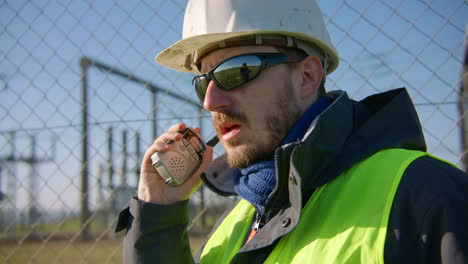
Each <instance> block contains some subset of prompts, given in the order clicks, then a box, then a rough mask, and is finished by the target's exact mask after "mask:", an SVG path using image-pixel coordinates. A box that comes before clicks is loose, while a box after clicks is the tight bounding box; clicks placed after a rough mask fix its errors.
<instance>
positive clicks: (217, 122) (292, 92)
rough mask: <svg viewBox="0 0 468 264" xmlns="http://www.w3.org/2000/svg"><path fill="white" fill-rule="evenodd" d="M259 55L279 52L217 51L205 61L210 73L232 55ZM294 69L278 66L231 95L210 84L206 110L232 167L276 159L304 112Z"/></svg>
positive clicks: (253, 49) (248, 48)
mask: <svg viewBox="0 0 468 264" xmlns="http://www.w3.org/2000/svg"><path fill="white" fill-rule="evenodd" d="M255 52H277V50H276V49H275V48H273V47H266V46H243V47H233V48H226V49H220V50H217V51H214V52H212V53H210V54H208V55H207V56H205V57H204V58H203V59H202V61H201V69H202V72H208V71H209V70H211V69H212V68H213V67H214V66H216V65H217V64H218V63H220V62H221V61H223V60H225V59H228V58H230V57H233V56H236V55H240V54H245V53H255ZM292 73H293V71H291V70H290V69H288V67H287V66H286V65H284V64H280V65H276V66H273V67H271V68H269V69H266V70H264V71H262V72H261V73H260V75H259V76H258V77H257V78H256V79H254V80H252V81H250V82H248V83H246V84H244V85H242V86H240V87H238V88H235V89H233V90H230V91H223V90H221V89H219V88H218V87H217V86H216V84H215V83H214V82H213V81H211V82H210V84H209V85H208V89H207V92H206V96H205V101H204V104H203V106H204V108H205V109H207V110H208V111H210V112H211V115H212V117H213V125H214V128H215V130H216V133H217V135H218V137H219V139H220V141H221V143H222V144H223V146H224V149H225V150H226V153H227V158H228V162H229V164H230V165H231V166H232V167H237V168H245V167H247V166H249V165H251V164H253V163H256V162H259V161H262V160H268V159H271V158H272V155H273V152H274V150H275V148H276V147H278V146H279V144H280V143H281V141H282V140H283V138H284V137H285V136H286V135H287V133H288V131H289V130H290V128H291V127H292V125H293V124H294V123H295V121H296V120H297V119H298V118H299V117H300V115H301V114H302V112H303V110H302V109H301V107H300V102H299V97H298V89H299V88H298V84H297V83H295V81H294V78H293V77H292V76H293V74H292Z"/></svg>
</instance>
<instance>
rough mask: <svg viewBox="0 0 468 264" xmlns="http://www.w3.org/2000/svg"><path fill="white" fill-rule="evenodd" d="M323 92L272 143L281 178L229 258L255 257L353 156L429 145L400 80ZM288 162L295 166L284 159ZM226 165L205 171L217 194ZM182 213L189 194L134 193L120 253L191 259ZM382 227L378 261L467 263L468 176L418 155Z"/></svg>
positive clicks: (224, 188) (124, 216)
mask: <svg viewBox="0 0 468 264" xmlns="http://www.w3.org/2000/svg"><path fill="white" fill-rule="evenodd" d="M328 96H329V97H330V98H331V99H332V100H333V103H332V105H331V106H330V107H329V108H327V109H326V110H325V111H324V112H323V113H322V114H321V115H320V116H319V117H318V118H316V120H314V122H313V123H312V124H311V126H310V127H309V129H308V131H307V133H306V135H305V137H304V139H303V140H302V141H299V142H296V143H293V144H288V145H286V146H282V147H279V148H278V149H277V150H276V151H275V162H276V169H277V183H278V184H277V187H276V189H275V190H274V191H273V193H272V194H271V195H270V197H269V198H268V200H267V203H266V206H265V212H266V214H265V215H264V219H263V221H264V223H265V225H264V226H263V227H262V229H261V230H260V231H259V232H258V234H257V235H256V236H255V237H254V238H253V239H252V240H251V241H250V242H249V243H248V244H246V245H245V246H244V247H242V248H241V250H240V251H239V253H238V254H237V255H236V256H235V257H234V259H233V260H232V263H262V262H263V260H264V259H265V258H266V257H267V256H268V255H269V253H270V252H271V250H272V249H273V248H274V246H275V244H276V243H277V242H278V240H279V238H280V237H281V236H283V235H284V234H287V233H288V232H290V231H291V230H292V229H294V227H295V226H296V224H297V222H298V220H299V217H300V211H301V209H302V206H303V205H305V203H306V201H307V200H308V199H309V198H310V196H311V195H312V194H313V192H314V190H315V189H316V188H317V187H319V186H321V185H323V184H325V183H328V182H330V181H332V180H333V179H335V178H336V177H337V176H338V175H340V174H341V173H342V172H343V171H345V170H346V169H349V168H350V167H352V166H353V164H355V163H356V162H359V161H361V160H362V159H364V158H366V157H369V156H370V155H372V154H374V153H376V152H377V151H379V150H382V149H386V148H405V149H414V150H422V151H425V150H426V146H425V143H424V137H423V134H422V130H421V126H420V123H419V120H418V117H417V114H416V111H415V110H414V107H413V104H412V102H411V100H410V98H409V96H408V94H407V92H406V90H405V89H398V90H392V91H389V92H385V93H382V94H377V95H373V96H370V97H368V98H366V99H364V100H363V101H361V102H356V101H353V100H351V99H349V98H348V97H347V95H346V93H344V92H341V91H335V92H331V93H329V94H328ZM293 151H294V153H293ZM291 162H294V163H295V164H301V166H299V167H294V168H291V167H290V164H291ZM231 175H232V173H231V171H230V170H229V169H226V165H225V160H224V159H223V157H220V158H218V159H217V160H216V161H215V162H214V163H213V166H211V167H210V168H209V169H208V170H207V171H206V174H205V175H203V179H204V182H205V184H206V185H207V186H208V187H209V188H210V189H212V190H213V191H215V192H217V193H218V194H220V195H232V194H234V191H233V188H232V187H233V186H232V180H231V179H232V176H231ZM356 206H359V205H356ZM187 214H188V201H183V202H179V203H177V204H173V205H165V206H161V205H154V204H148V203H141V202H139V201H138V200H136V199H132V201H131V204H130V208H129V209H126V210H124V211H122V213H121V216H120V219H119V223H118V226H117V229H118V230H122V229H124V228H126V229H127V234H126V237H125V239H124V254H123V259H124V263H143V262H144V263H190V262H192V261H193V260H192V256H191V252H190V246H189V242H188V235H187V230H186V227H187V222H188V217H187ZM388 227H389V228H388V233H387V238H386V243H385V249H384V250H385V252H384V258H385V263H468V177H467V176H466V174H465V173H463V172H462V171H460V170H458V169H456V168H454V167H453V166H451V165H448V164H447V163H445V162H442V161H439V160H437V159H434V158H430V157H422V158H419V159H417V160H416V161H414V162H413V163H412V164H410V165H409V167H408V168H407V170H406V171H405V173H404V174H403V178H402V180H401V183H400V185H399V187H398V190H397V193H396V196H395V199H394V203H393V206H392V211H391V214H390V219H389V226H388ZM195 261H197V257H196V260H195Z"/></svg>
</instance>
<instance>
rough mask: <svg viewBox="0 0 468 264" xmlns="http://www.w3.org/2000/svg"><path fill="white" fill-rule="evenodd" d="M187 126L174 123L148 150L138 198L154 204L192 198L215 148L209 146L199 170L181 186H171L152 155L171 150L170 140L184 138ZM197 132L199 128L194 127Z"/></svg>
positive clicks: (142, 170) (143, 163) (141, 174)
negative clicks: (165, 180)
mask: <svg viewBox="0 0 468 264" xmlns="http://www.w3.org/2000/svg"><path fill="white" fill-rule="evenodd" d="M185 128H186V126H185V124H184V123H179V124H176V125H173V126H172V127H171V128H169V130H168V131H167V132H165V133H164V134H162V135H161V136H160V137H158V138H157V139H156V140H155V141H154V143H153V144H152V145H151V146H150V147H149V148H148V149H147V150H146V152H145V155H144V157H143V162H142V164H141V173H140V182H139V184H138V199H139V200H141V201H144V202H149V203H154V204H172V203H175V202H178V201H182V200H186V199H188V198H190V196H191V195H192V193H193V192H194V191H195V190H196V189H197V188H198V187H200V185H201V179H200V175H201V173H202V172H203V171H204V170H205V169H206V167H207V166H208V165H209V164H210V163H211V161H212V159H213V148H212V147H209V146H208V147H207V149H206V151H205V152H204V154H203V160H202V163H201V165H200V167H199V168H198V170H197V171H196V172H195V173H194V174H193V175H192V176H191V177H190V178H188V179H187V180H186V181H185V182H184V183H182V184H180V185H179V186H176V187H174V186H170V185H168V184H166V183H165V182H164V179H163V178H161V177H160V175H159V174H158V172H157V171H156V169H155V168H154V167H153V165H152V164H153V162H152V160H151V156H152V155H153V154H154V153H156V152H166V151H169V150H171V144H168V143H167V142H168V141H179V140H181V139H182V134H181V133H179V131H182V130H184V129H185ZM194 130H195V131H196V132H197V133H199V132H200V129H199V128H195V129H194Z"/></svg>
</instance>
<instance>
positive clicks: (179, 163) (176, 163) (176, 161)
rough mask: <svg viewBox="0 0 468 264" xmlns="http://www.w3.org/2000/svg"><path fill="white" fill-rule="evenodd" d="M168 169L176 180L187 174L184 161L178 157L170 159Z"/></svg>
mask: <svg viewBox="0 0 468 264" xmlns="http://www.w3.org/2000/svg"><path fill="white" fill-rule="evenodd" d="M168 169H169V170H170V171H171V172H172V176H173V177H175V178H176V179H182V178H183V177H184V175H186V173H187V167H186V166H185V162H184V159H183V158H181V157H178V156H175V157H172V158H171V160H170V161H169V164H168Z"/></svg>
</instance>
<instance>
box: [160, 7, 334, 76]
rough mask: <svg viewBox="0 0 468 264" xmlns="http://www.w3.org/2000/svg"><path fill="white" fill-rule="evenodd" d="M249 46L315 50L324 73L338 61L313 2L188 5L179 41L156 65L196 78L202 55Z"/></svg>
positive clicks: (320, 15) (162, 55) (332, 68)
mask: <svg viewBox="0 0 468 264" xmlns="http://www.w3.org/2000/svg"><path fill="white" fill-rule="evenodd" d="M248 44H252V45H274V46H284V47H293V48H299V49H302V50H303V51H305V52H306V53H308V54H313V52H314V51H316V50H317V48H318V50H319V51H320V52H321V53H322V55H323V57H324V58H322V59H323V60H324V63H325V69H326V71H327V73H331V72H332V71H333V70H335V69H336V67H337V66H338V62H339V59H338V55H337V53H336V51H335V48H334V47H333V44H332V43H331V40H330V36H329V34H328V31H327V29H326V27H325V23H324V21H323V17H322V13H321V11H320V8H319V7H318V5H317V4H316V3H315V1H314V0H189V2H188V4H187V8H186V10H185V16H184V28H183V32H182V40H180V41H178V42H176V43H175V44H173V45H172V46H170V47H168V48H167V49H165V50H163V51H162V52H161V53H159V54H158V55H157V56H156V58H155V60H156V61H157V62H158V63H160V64H161V65H163V66H166V67H169V68H172V69H174V70H177V71H182V72H191V73H200V72H199V69H198V65H197V64H198V63H199V59H200V58H201V57H202V56H204V55H206V54H207V53H209V52H211V51H214V50H216V49H220V48H225V47H230V46H239V45H248ZM309 51H310V52H309Z"/></svg>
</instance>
